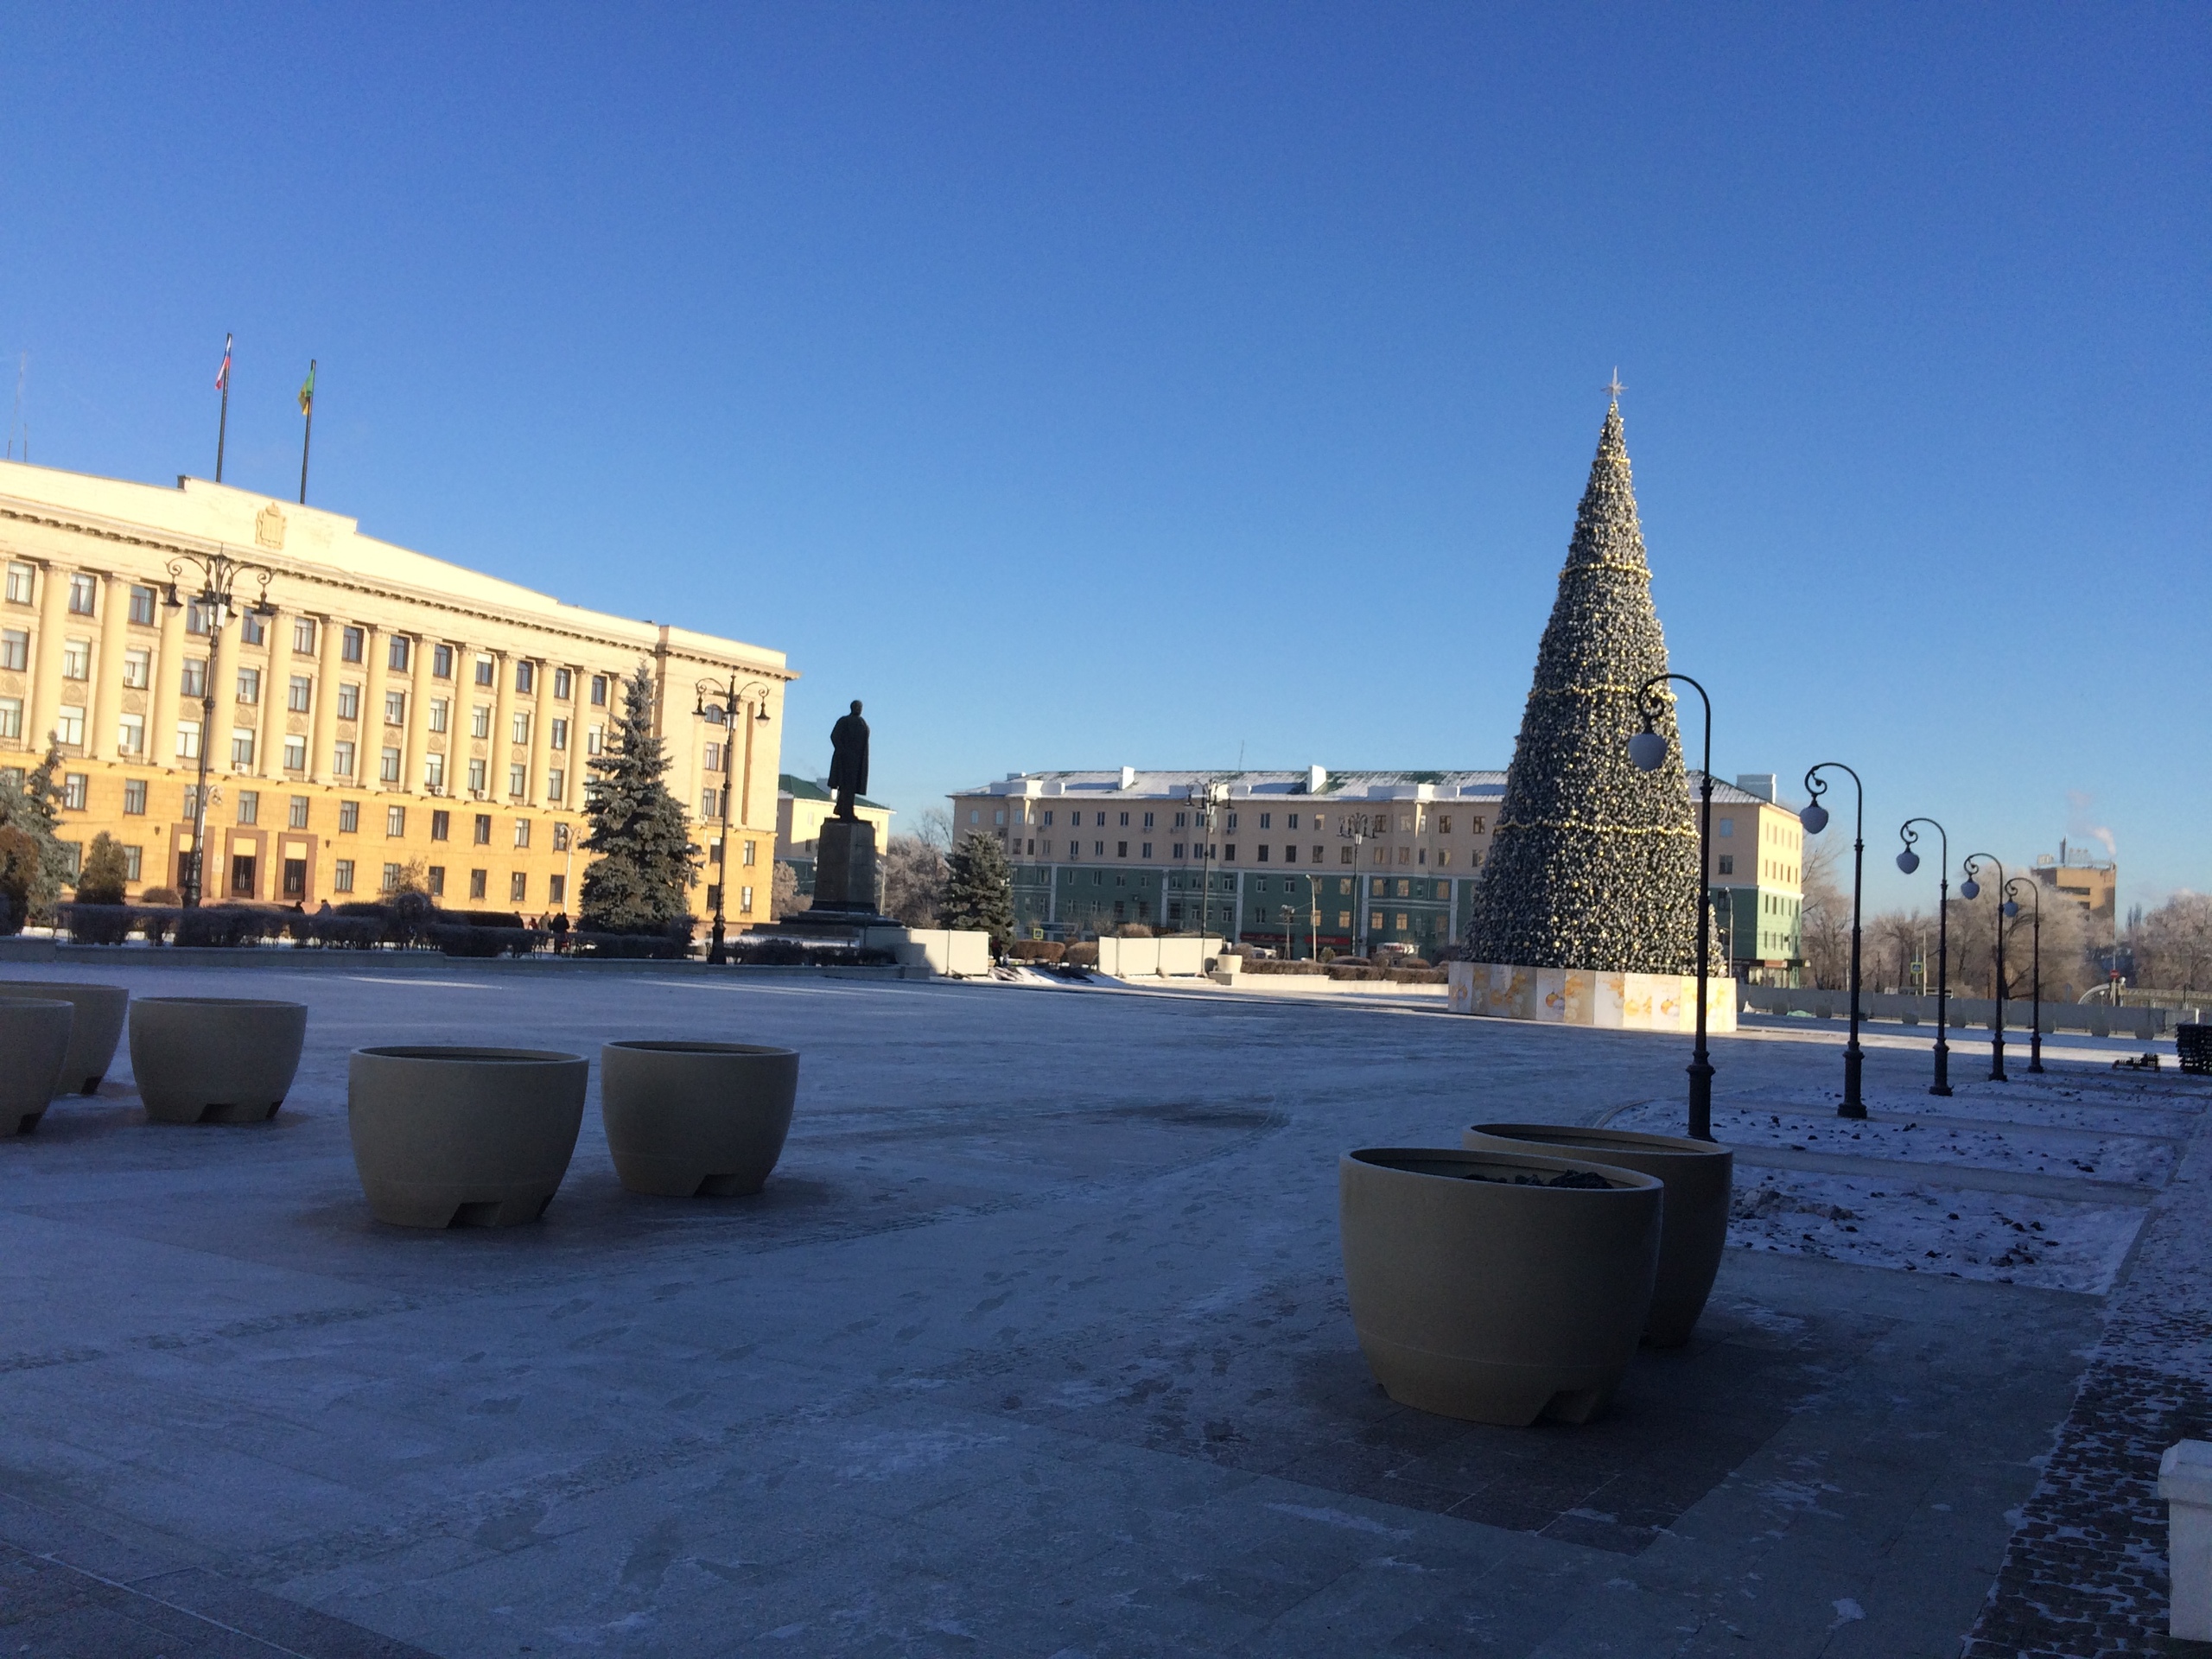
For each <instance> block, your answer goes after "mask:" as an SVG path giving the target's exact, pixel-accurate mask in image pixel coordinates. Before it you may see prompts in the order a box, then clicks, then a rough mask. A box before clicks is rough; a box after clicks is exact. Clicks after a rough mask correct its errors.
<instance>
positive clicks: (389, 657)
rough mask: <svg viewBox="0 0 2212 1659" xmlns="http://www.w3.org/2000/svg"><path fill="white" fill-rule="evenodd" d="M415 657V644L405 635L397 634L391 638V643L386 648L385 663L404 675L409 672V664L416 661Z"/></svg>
mask: <svg viewBox="0 0 2212 1659" xmlns="http://www.w3.org/2000/svg"><path fill="white" fill-rule="evenodd" d="M414 655H415V642H414V641H413V640H411V639H409V638H408V637H407V636H406V635H405V634H404V633H395V634H393V635H392V636H391V644H390V645H388V646H386V647H385V664H387V665H388V666H390V667H392V668H396V669H397V670H398V671H400V672H401V673H403V674H404V673H405V672H406V671H407V664H409V663H410V662H411V661H412V660H414Z"/></svg>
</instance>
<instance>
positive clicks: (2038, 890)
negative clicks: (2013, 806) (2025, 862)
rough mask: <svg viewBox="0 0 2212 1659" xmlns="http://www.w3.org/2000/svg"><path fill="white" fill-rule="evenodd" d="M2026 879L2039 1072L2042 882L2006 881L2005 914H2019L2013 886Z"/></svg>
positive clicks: (2032, 1065)
mask: <svg viewBox="0 0 2212 1659" xmlns="http://www.w3.org/2000/svg"><path fill="white" fill-rule="evenodd" d="M2023 882H2024V883H2026V885H2027V890H2028V895H2029V897H2031V899H2034V900H2035V901H2036V906H2035V910H2034V912H2032V914H2033V915H2034V918H2035V921H2034V925H2033V926H2032V927H2031V929H2030V930H2029V933H2028V938H2029V941H2030V949H2031V953H2032V954H2031V962H2032V963H2033V964H2034V965H2033V966H2032V967H2031V969H2029V973H2030V976H2031V977H2032V979H2033V980H2034V982H2035V983H2034V992H2033V995H2034V997H2035V1003H2034V1008H2035V1018H2034V1020H2032V1021H2031V1023H2030V1025H2029V1027H2028V1070H2029V1071H2042V1070H2043V883H2041V882H2040V881H2037V880H2035V879H2034V878H2033V877H2031V876H2025V875H2016V876H2014V877H2013V878H2012V880H2009V881H2007V882H2006V883H2005V915H2006V916H2008V917H2012V916H2018V914H2019V913H2020V905H2019V901H2018V899H2014V898H2013V897H2012V889H2013V888H2015V887H2018V886H2020V885H2021V884H2022V883H2023Z"/></svg>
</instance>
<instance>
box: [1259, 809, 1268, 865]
mask: <svg viewBox="0 0 2212 1659" xmlns="http://www.w3.org/2000/svg"><path fill="white" fill-rule="evenodd" d="M1260 816H1261V817H1262V818H1265V817H1268V814H1267V813H1265V812H1262V813H1261V814H1260ZM1267 861H1268V843H1267V842H1264V841H1263V842H1261V843H1260V862H1261V863H1262V864H1264V863H1266V862H1267Z"/></svg>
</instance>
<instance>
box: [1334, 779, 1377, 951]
mask: <svg viewBox="0 0 2212 1659" xmlns="http://www.w3.org/2000/svg"><path fill="white" fill-rule="evenodd" d="M1381 833H1382V826H1381V824H1380V823H1377V822H1376V819H1375V818H1374V817H1370V816H1369V815H1368V814H1367V813H1364V812H1345V813H1341V814H1339V815H1338V818H1337V835H1338V837H1339V838H1340V839H1342V840H1344V841H1348V842H1351V919H1352V934H1353V937H1352V944H1353V945H1354V946H1355V947H1356V948H1357V950H1358V951H1359V954H1360V957H1361V958H1362V959H1363V960H1364V959H1365V957H1366V956H1367V918H1368V914H1369V912H1368V908H1367V870H1366V867H1365V866H1364V865H1363V864H1362V863H1361V862H1360V861H1359V849H1361V848H1362V847H1363V846H1364V845H1365V844H1366V843H1367V839H1368V837H1369V836H1375V835H1379V834H1381Z"/></svg>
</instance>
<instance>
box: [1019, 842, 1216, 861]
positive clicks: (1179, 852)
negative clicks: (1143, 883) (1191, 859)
mask: <svg viewBox="0 0 2212 1659" xmlns="http://www.w3.org/2000/svg"><path fill="white" fill-rule="evenodd" d="M1045 851H1046V854H1047V855H1050V854H1051V852H1052V848H1051V847H1050V846H1049V845H1048V846H1047V847H1046V849H1045ZM1173 856H1175V857H1177V858H1185V857H1188V856H1189V855H1188V854H1187V853H1185V851H1184V849H1183V843H1182V842H1176V843H1175V851H1174V854H1173Z"/></svg>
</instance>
